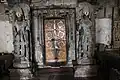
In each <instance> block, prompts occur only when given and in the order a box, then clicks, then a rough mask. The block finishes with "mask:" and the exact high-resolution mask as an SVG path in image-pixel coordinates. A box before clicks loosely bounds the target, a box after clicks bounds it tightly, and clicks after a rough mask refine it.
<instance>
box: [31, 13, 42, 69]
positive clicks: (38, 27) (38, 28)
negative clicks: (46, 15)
mask: <svg viewBox="0 0 120 80" xmlns="http://www.w3.org/2000/svg"><path fill="white" fill-rule="evenodd" d="M32 17H33V18H32V19H33V20H32V21H33V27H32V29H33V38H34V44H33V48H34V53H35V54H34V58H35V61H36V63H37V65H38V67H43V44H42V37H43V35H42V33H43V32H42V25H43V24H42V19H41V16H40V15H39V12H38V11H34V12H33V16H32Z"/></svg>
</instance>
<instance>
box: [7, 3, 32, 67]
mask: <svg viewBox="0 0 120 80" xmlns="http://www.w3.org/2000/svg"><path fill="white" fill-rule="evenodd" d="M29 11H30V8H29V6H28V5H27V4H24V3H21V4H17V5H15V6H14V7H13V8H12V9H11V10H10V13H9V18H10V21H11V23H12V26H13V27H12V29H13V45H14V52H13V54H14V56H15V59H14V64H13V66H14V67H30V60H31V58H32V57H31V49H30V48H31V31H30V18H29V17H30V16H29Z"/></svg>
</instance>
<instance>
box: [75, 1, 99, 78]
mask: <svg viewBox="0 0 120 80" xmlns="http://www.w3.org/2000/svg"><path fill="white" fill-rule="evenodd" d="M76 16H77V17H76V19H77V22H76V23H77V24H78V25H77V32H76V41H77V42H76V48H77V63H78V64H79V65H78V66H77V69H76V71H75V77H92V76H96V74H97V66H96V61H95V59H93V57H94V44H95V40H94V39H95V31H94V28H95V27H94V25H93V23H94V20H93V19H94V17H93V7H92V5H91V4H89V3H87V2H83V3H79V4H78V7H77V8H76Z"/></svg>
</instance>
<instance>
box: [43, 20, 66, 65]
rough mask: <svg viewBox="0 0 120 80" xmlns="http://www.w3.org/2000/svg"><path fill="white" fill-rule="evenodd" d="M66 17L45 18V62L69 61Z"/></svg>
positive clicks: (50, 63)
mask: <svg viewBox="0 0 120 80" xmlns="http://www.w3.org/2000/svg"><path fill="white" fill-rule="evenodd" d="M66 42H67V37H66V26H65V19H45V20H44V44H45V48H44V49H45V50H44V51H45V64H46V65H50V66H60V65H65V64H66V61H67V44H66Z"/></svg>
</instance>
